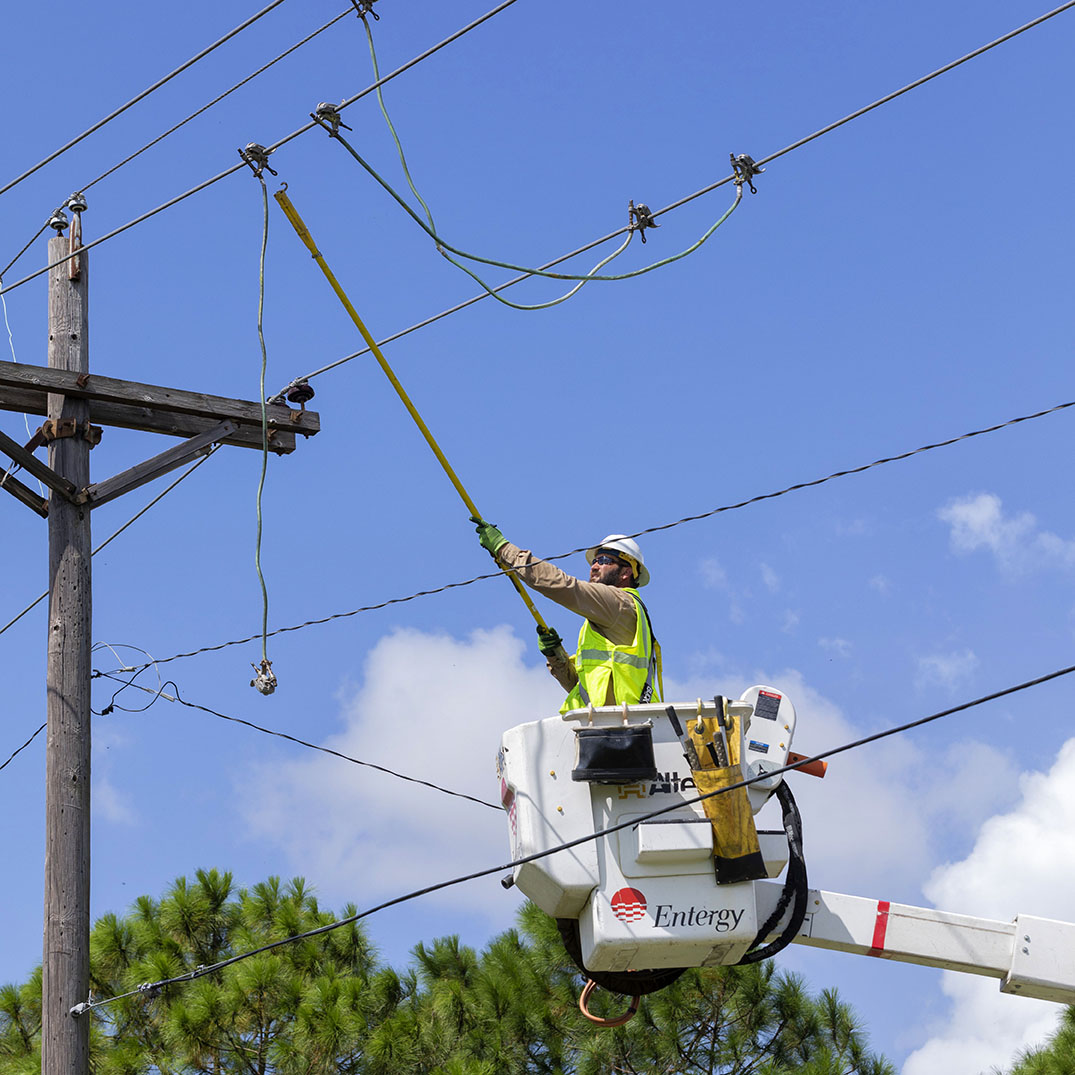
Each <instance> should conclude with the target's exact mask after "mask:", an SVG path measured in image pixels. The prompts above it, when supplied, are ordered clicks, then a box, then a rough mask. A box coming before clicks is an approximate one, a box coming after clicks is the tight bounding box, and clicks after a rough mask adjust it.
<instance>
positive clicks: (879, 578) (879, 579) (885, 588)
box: [870, 575, 892, 597]
mask: <svg viewBox="0 0 1075 1075" xmlns="http://www.w3.org/2000/svg"><path fill="white" fill-rule="evenodd" d="M870 589H871V590H876V591H877V592H878V593H879V594H881V595H882V596H883V597H887V596H888V594H889V591H890V590H891V589H892V584H891V583H890V582H889V581H888V579H887V578H886V577H885V576H884V575H874V576H873V577H872V578H871V579H870Z"/></svg>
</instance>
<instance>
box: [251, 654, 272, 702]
mask: <svg viewBox="0 0 1075 1075" xmlns="http://www.w3.org/2000/svg"><path fill="white" fill-rule="evenodd" d="M250 667H251V668H253V669H254V671H255V672H256V673H257V675H256V676H255V677H254V678H253V679H252V680H251V681H250V686H251V687H257V689H258V690H259V691H261V693H262V694H272V692H273V691H274V690H276V673H275V672H273V670H272V661H270V660H269V659H268V657H264V658H262V661H261V664H260V665H256V664H253V663H251V665H250Z"/></svg>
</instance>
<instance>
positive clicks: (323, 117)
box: [310, 101, 351, 134]
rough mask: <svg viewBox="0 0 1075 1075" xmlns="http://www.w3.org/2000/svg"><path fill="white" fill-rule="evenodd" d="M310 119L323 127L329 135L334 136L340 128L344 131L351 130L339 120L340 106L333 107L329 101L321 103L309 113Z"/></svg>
mask: <svg viewBox="0 0 1075 1075" xmlns="http://www.w3.org/2000/svg"><path fill="white" fill-rule="evenodd" d="M310 119H312V120H313V121H314V123H317V124H319V125H320V126H322V127H324V128H325V130H327V131H328V133H329V134H336V133H337V132H338V131H339V129H340V128H341V127H342V128H343V129H344V130H345V131H349V130H351V128H350V127H348V126H347V124H346V123H344V122H343V120H342V119H340V106H339V105H334V104H333V103H332V102H331V101H322V102H321V103H320V104H319V105H318V106H317V108H315V109H314V110H313V111H312V112H311V113H310Z"/></svg>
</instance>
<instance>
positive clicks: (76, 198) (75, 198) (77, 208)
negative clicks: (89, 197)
mask: <svg viewBox="0 0 1075 1075" xmlns="http://www.w3.org/2000/svg"><path fill="white" fill-rule="evenodd" d="M67 208H68V209H70V210H71V212H72V213H84V212H85V211H86V195H85V194H83V193H82V191H80V190H76V191H75V193H74V194H72V195H71V197H70V198H68V199H67Z"/></svg>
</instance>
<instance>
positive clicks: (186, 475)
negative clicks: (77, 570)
mask: <svg viewBox="0 0 1075 1075" xmlns="http://www.w3.org/2000/svg"><path fill="white" fill-rule="evenodd" d="M219 447H220V445H219V444H214V445H213V446H212V447H211V448H210V449H209V451H207V452H206V453H205V455H203V456H202V457H201V459H199V460H198V461H197V462H196V463H194V464H193V466H190V467H188V468H187V469H186V470H184V471H183V473H182V474H180V475H179V477H178V478H176V479H175V481H174V482H171V483H170V484H169V485H168V486H166V487H165V488H164V489H162V490H161V491H160V492H159V493H158V494H157V495H156V496H155V497H154V498H153V499H152V500H151V501H150V502H149V503H148V504H146V506H145V507H144V508H141V509H140V510H139V511H137V512H135V514H134V515H132V516H131V517H130V518H129V519H128V520H127V521H126V522H125V523H124V524H123V525H122V526H121V527H120V528H119V529H118V530H115V531H113V532H112V533H111V534H110V535H109V536H108V537H106V538H105V539H104V541H102V542H101V544H100V545H98V546H97V548H95V549H94V550H93V551H92V552H91V553H90V555H91V556H96V555H97V554H98V553H99V552H100V551H101V550H102V549H103V548H104V547H105V546H106V545H108V544H109V543H110V542H112V541H115V539H116V538H118V537H119V536H120V534H122V533H123V531H124V530H126V529H127V527H128V526H130V525H131V524H132V523H134V522H136V521H137V520H138V519H140V518H141V517H142V516H143V515H145V513H146V512H147V511H149V509H150V508H151V507H153V506H154V505H155V504H159V503H160V501H162V500H163V499H164V498H165V497H166V496H167V495H168V494H169V493H170V492H171V491H172V490H173V489H174V488H175V487H176V486H177V485H178V484H179V483H180V482H181V481H183V480H184V479H185V478H189V477H190V475H191V474H193V473H194V471H196V470H197V469H198V467H200V466H201V465H202V463H204V462H205V461H206V460H207V459H208V458H209V457H210V456H211V455H212V454H213V453H214V452H215V451H216V450H217V449H218V448H219ZM48 595H49V592H48V590H46V591H45V592H44V593H43V594H40V595H39V596H38V597H36V598H35V599H34V600H33V601H31V602H30V604H28V605H27V606H26V608H24V609H23V610H22V611H21V612H20V613H19V614H18V615H17V616H16V617H15V618H14V619H11V620H8V622H7V623H5V624H4V626H3V627H0V635H2V634H3V633H4V632H5V631H6V630H7V629H8V628H9V627H14V626H15V624H16V623H18V622H19V620H21V619H22V618H23V616H25V615H26V613H27V612H29V611H30V610H31V609H33V608H36V607H37V606H38V605H39V604H41V602H42V601H44V600H45V598H46V597H48Z"/></svg>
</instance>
